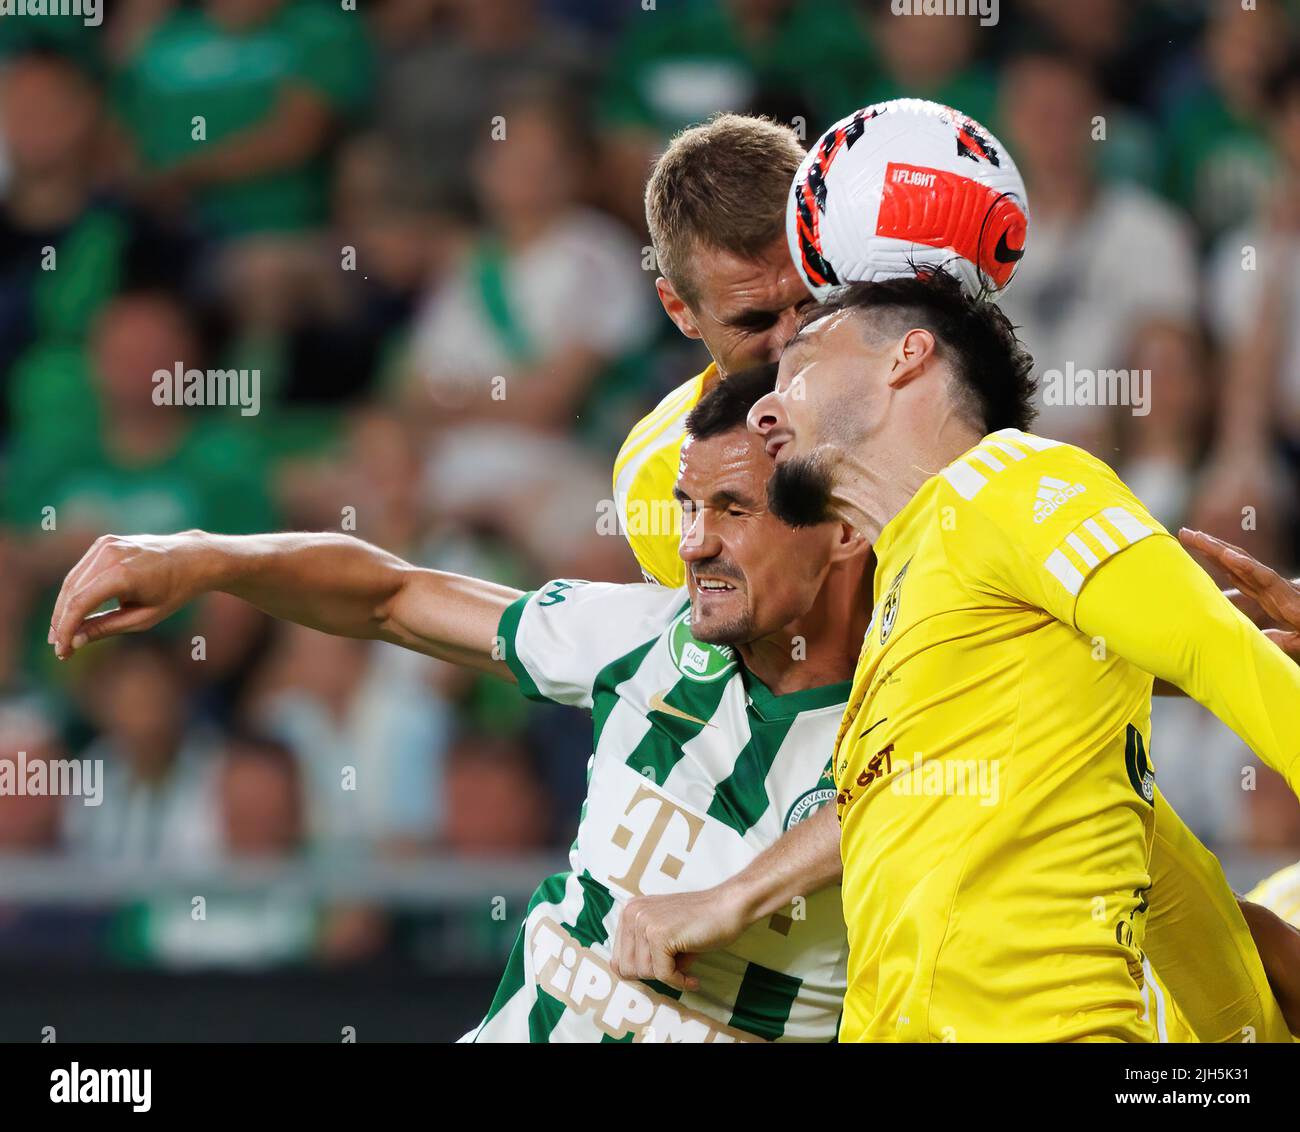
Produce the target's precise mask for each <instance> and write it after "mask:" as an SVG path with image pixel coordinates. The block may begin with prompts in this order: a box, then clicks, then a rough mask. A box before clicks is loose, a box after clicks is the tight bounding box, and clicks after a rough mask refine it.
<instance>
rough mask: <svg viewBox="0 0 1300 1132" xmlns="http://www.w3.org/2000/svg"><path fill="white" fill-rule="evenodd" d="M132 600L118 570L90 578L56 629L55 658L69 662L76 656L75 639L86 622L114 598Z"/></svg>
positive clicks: (67, 608)
mask: <svg viewBox="0 0 1300 1132" xmlns="http://www.w3.org/2000/svg"><path fill="white" fill-rule="evenodd" d="M128 597H129V594H127V593H126V580H125V578H123V577H122V575H121V574H120V573H119V572H118V571H117V570H114V569H111V568H110V569H108V570H105V571H104V572H103V573H100V574H95V575H93V576H92V577H90V578H88V579H87V580H86V581H85V583H84V584H83V585H81V586H80V587H78V588H77V589H76V590H74V592H73V593H72V595H71V597H69V599H68V602H67V605H66V606H65V607H64V610H63V615H62V617H60V619H59V623H58V625H56V626H55V627H54V655H55V656H57V657H58V658H59V659H60V660H66V659H67V658H68V657H69V656H71V655H72V639H73V637H74V636H76V634H77V631H78V630H79V629H80V628H81V624H82V622H83V621H85V619H86V618H87V617H88V616H89V615H90V614H92V613H94V612H95V610H96V609H98V608H99V607H100V606H101V605H103V604H104V602H106V601H108V600H109V599H110V598H117V599H118V601H119V602H122V601H125V600H126V599H127V598H128Z"/></svg>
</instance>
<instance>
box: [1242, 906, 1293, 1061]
mask: <svg viewBox="0 0 1300 1132" xmlns="http://www.w3.org/2000/svg"><path fill="white" fill-rule="evenodd" d="M1237 903H1238V905H1239V906H1240V907H1241V912H1242V915H1243V916H1245V917H1246V923H1247V924H1248V925H1249V926H1250V934H1251V937H1252V938H1253V939H1254V941H1255V947H1256V949H1257V950H1258V951H1259V957H1260V959H1261V960H1262V961H1263V964H1264V973H1265V974H1266V975H1267V976H1268V985H1269V986H1270V987H1271V988H1272V990H1273V997H1274V998H1276V999H1277V1003H1278V1005H1279V1006H1280V1007H1281V1008H1282V1016H1283V1017H1284V1018H1285V1019H1286V1024H1287V1026H1288V1027H1289V1028H1290V1030H1291V1033H1293V1034H1295V1035H1297V1036H1300V931H1296V929H1295V928H1293V927H1292V926H1291V925H1290V924H1288V923H1287V922H1286V921H1285V920H1284V919H1282V917H1281V916H1278V915H1276V914H1274V913H1273V912H1271V911H1269V909H1267V908H1265V907H1264V906H1263V905H1262V904H1252V903H1251V902H1250V901H1249V900H1242V899H1240V898H1238V900H1237Z"/></svg>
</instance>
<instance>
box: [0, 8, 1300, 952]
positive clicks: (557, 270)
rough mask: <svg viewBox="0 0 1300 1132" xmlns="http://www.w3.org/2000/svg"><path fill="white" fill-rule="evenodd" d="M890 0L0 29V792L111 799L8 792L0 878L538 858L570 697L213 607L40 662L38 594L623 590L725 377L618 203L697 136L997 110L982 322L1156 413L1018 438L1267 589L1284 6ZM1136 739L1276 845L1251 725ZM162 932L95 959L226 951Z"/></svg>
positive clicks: (308, 14) (265, 917)
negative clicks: (1096, 469) (668, 432)
mask: <svg viewBox="0 0 1300 1132" xmlns="http://www.w3.org/2000/svg"><path fill="white" fill-rule="evenodd" d="M895 7H897V5H893V4H891V3H890V2H889V0H657V2H649V0H647V2H644V3H643V2H642V0H363V2H362V3H360V4H351V3H348V2H346V0H345V2H343V3H340V2H339V0H189V2H182V0H118V2H117V3H112V4H106V5H105V18H104V21H103V23H102V25H101V26H95V27H87V26H85V25H84V24H83V23H82V22H81V21H80V20H78V19H75V18H71V17H68V18H56V17H49V16H46V17H4V18H0V761H3V760H13V759H16V757H17V752H19V751H24V752H26V754H27V757H28V758H29V759H42V758H43V759H49V758H70V757H75V758H81V759H96V760H103V766H104V768H105V772H104V782H103V791H104V798H103V803H102V804H101V805H99V806H96V807H89V806H85V805H84V804H83V803H82V800H81V799H79V798H44V797H39V796H38V797H31V796H28V797H15V796H0V853H11V854H19V853H26V854H56V855H61V856H62V857H63V858H64V859H66V860H67V861H68V862H69V863H70V866H71V867H77V866H78V865H82V866H84V865H88V864H91V863H93V864H94V865H95V866H96V867H100V866H103V865H104V864H106V863H108V864H112V863H119V864H122V865H126V866H129V865H131V864H133V863H136V862H150V861H151V862H167V863H169V864H175V865H193V866H196V867H204V866H208V865H219V864H221V863H223V862H230V861H239V860H247V859H259V860H261V859H267V858H270V859H286V858H298V857H303V858H321V859H324V860H326V861H329V860H342V859H354V858H356V857H357V856H358V855H369V856H376V857H410V856H413V855H418V854H422V853H426V852H429V851H432V850H437V849H444V850H448V851H451V852H454V853H461V854H476V855H484V854H498V855H508V854H518V853H522V852H525V851H530V850H536V849H540V848H544V847H562V846H564V845H566V844H567V842H568V840H569V839H571V837H572V834H573V830H574V828H575V826H576V818H577V810H578V806H579V803H580V800H581V797H582V793H583V787H584V781H585V764H586V759H587V756H588V754H589V738H590V730H589V724H588V722H587V721H586V720H585V719H584V718H583V717H581V716H579V715H577V714H576V713H573V712H571V711H569V710H567V709H560V708H547V707H538V706H533V705H527V704H525V703H524V702H523V701H522V699H521V698H520V697H519V696H518V694H517V692H516V690H515V689H514V688H512V687H506V686H499V685H497V684H495V683H493V682H492V681H490V680H487V679H484V678H478V677H472V676H467V675H466V674H464V673H462V672H460V671H459V670H456V669H453V668H451V667H449V666H445V665H441V664H438V663H435V662H432V661H428V660H425V659H423V658H420V657H417V656H414V655H413V654H407V653H403V652H401V651H400V650H397V649H394V648H389V647H385V646H378V645H371V644H369V643H364V642H357V641H348V640H341V639H335V638H328V637H324V636H322V635H320V634H317V633H315V632H312V631H310V630H307V629H301V628H297V627H293V626H288V625H282V624H274V623H271V622H269V621H268V620H267V619H266V618H264V617H262V616H261V615H260V614H257V613H256V612H254V611H252V610H250V609H249V608H248V607H245V606H243V605H241V604H240V603H238V602H236V601H234V600H231V599H227V598H224V597H222V596H221V595H214V596H212V597H211V598H209V599H208V600H206V601H204V602H202V603H200V604H199V605H197V606H196V607H194V608H192V609H189V610H187V611H185V612H184V613H183V614H181V615H178V616H177V617H175V618H173V619H172V621H170V622H168V623H167V624H166V625H164V626H163V627H162V628H161V629H160V630H157V631H155V632H153V633H151V634H148V635H144V636H140V637H134V638H126V639H121V640H119V641H115V642H109V643H105V644H101V645H97V646H96V647H95V648H93V649H90V650H87V651H86V652H85V653H83V654H79V655H78V656H77V657H75V658H74V659H73V660H72V661H70V662H67V663H64V664H59V663H57V662H56V661H54V659H53V657H52V655H51V651H50V649H49V648H48V646H47V645H46V629H47V627H48V619H49V614H50V609H51V606H52V602H53V597H54V594H55V593H56V592H57V588H58V584H59V582H60V581H61V579H62V577H63V575H64V573H65V572H66V571H67V570H68V568H69V567H70V566H71V565H72V564H73V563H74V562H75V561H76V560H77V559H78V557H79V556H80V555H81V553H82V552H83V551H84V550H85V549H86V547H87V546H88V545H89V543H90V542H91V541H92V540H93V539H94V538H95V537H96V536H97V535H99V534H102V533H105V532H113V533H116V534H130V533H133V532H143V531H149V532H155V533H160V532H167V531H175V530H182V529H186V528H191V527H200V528H204V529H208V530H216V531H223V532H228V533H240V532H252V531H259V530H269V529H297V528H310V529H335V530H339V529H342V530H348V531H353V532H355V533H356V534H357V535H358V536H359V537H362V538H365V539H368V540H370V541H372V542H375V543H378V544H380V545H382V546H384V547H387V548H388V549H390V550H392V551H394V552H396V553H398V554H401V555H403V556H405V557H407V558H409V559H410V560H412V561H414V562H417V563H420V564H422V565H426V566H433V567H437V568H442V569H450V570H455V571H458V572H463V573H470V574H478V575H482V576H486V577H490V578H492V579H495V580H498V581H501V582H505V583H508V584H513V585H517V586H519V587H521V588H532V587H533V586H535V585H537V584H539V583H540V582H542V581H544V580H546V579H548V578H551V577H556V576H574V577H585V578H599V579H611V580H619V581H631V580H637V578H638V575H637V571H636V568H635V563H634V562H633V560H632V557H631V554H630V552H629V551H628V550H627V547H626V544H625V543H624V542H623V540H622V539H621V538H619V537H618V536H617V534H616V533H615V534H613V535H612V536H611V533H610V530H609V526H608V523H602V522H601V521H600V519H601V516H602V514H607V510H608V506H609V504H608V497H609V495H610V490H611V489H610V468H611V465H612V459H613V455H614V453H615V452H616V450H617V448H618V446H619V444H620V442H621V440H622V439H623V437H624V435H625V434H626V431H627V429H628V428H629V427H630V426H631V425H632V424H633V423H634V422H635V421H636V420H637V419H638V418H639V416H640V415H641V414H643V413H644V412H645V411H646V410H647V409H648V408H649V407H650V406H652V405H653V404H654V403H655V402H657V401H658V399H659V398H660V397H661V396H662V395H663V394H664V393H665V392H666V391H667V390H668V389H670V388H672V387H674V386H675V385H677V384H679V383H680V382H682V381H683V380H685V379H686V378H687V377H689V376H691V375H693V374H694V373H696V372H698V370H700V369H701V368H703V365H704V364H705V362H706V361H707V358H705V357H704V356H703V355H702V354H701V353H700V351H699V349H698V347H697V346H695V345H694V344H692V343H689V342H687V341H685V340H684V339H682V338H681V337H680V336H678V335H677V332H676V331H675V330H674V329H673V328H672V326H671V324H670V323H669V322H668V320H667V319H666V318H665V317H664V316H663V315H662V313H661V312H660V311H659V309H658V306H657V303H656V301H655V296H654V288H653V280H654V277H655V271H654V263H653V257H652V256H651V254H650V252H649V249H648V247H647V245H648V239H647V237H646V235H645V232H644V222H643V216H642V204H641V198H642V191H643V187H644V182H645V177H646V174H647V171H648V168H649V164H650V162H651V161H652V160H653V158H654V156H655V154H656V153H657V152H658V151H659V150H660V149H661V148H662V146H663V144H664V141H665V139H666V138H668V137H669V136H670V135H671V134H672V133H673V132H674V131H675V130H677V129H679V128H681V127H683V126H685V125H688V124H691V123H693V122H698V121H700V120H702V119H704V118H706V117H707V116H708V115H709V114H710V113H713V112H715V111H718V110H722V109H727V110H740V111H753V112H760V113H766V114H770V115H772V116H773V117H775V118H777V119H779V120H781V121H784V122H787V123H790V124H792V125H793V126H794V127H795V128H796V129H797V130H799V131H800V132H801V134H802V136H803V137H804V138H805V139H806V140H807V141H808V142H811V141H812V140H814V139H815V138H816V137H817V135H818V134H819V133H820V132H821V131H822V130H823V129H824V128H825V127H826V126H828V125H829V124H830V123H832V122H833V121H834V120H835V119H837V118H839V117H841V116H843V115H845V114H847V113H849V112H851V111H852V110H854V109H855V108H857V107H859V106H861V105H863V104H866V103H868V102H871V101H875V100H878V99H882V98H888V97H894V96H898V95H917V96H922V97H929V98H934V99H938V100H940V101H943V102H947V103H950V104H952V105H954V106H957V107H958V108H960V109H962V110H963V111H965V112H967V113H969V114H971V115H972V116H974V117H976V118H977V119H979V120H980V121H982V122H984V123H985V124H986V125H989V126H990V127H991V128H992V129H993V130H994V132H995V133H997V134H998V135H999V136H1000V137H1001V138H1002V140H1003V141H1004V142H1005V143H1006V145H1007V146H1008V147H1009V149H1010V150H1011V152H1012V153H1013V155H1014V156H1015V158H1016V160H1017V162H1018V164H1019V167H1020V170H1021V172H1022V174H1023V175H1024V178H1025V180H1026V182H1027V185H1028V189H1029V194H1030V203H1031V210H1032V223H1031V228H1030V238H1029V253H1028V255H1027V256H1026V258H1025V259H1024V261H1023V263H1022V264H1021V266H1020V269H1019V274H1018V276H1017V278H1016V280H1015V282H1014V284H1013V285H1012V287H1011V288H1010V290H1009V291H1008V293H1007V294H1006V296H1005V297H1004V300H1003V305H1004V308H1005V309H1006V310H1007V312H1008V313H1009V314H1010V316H1011V317H1012V319H1013V321H1015V322H1016V323H1017V324H1018V325H1020V326H1021V327H1022V333H1023V336H1024V338H1025V339H1026V341H1027V343H1028V345H1029V346H1030V348H1031V349H1032V351H1033V352H1034V354H1035V357H1036V359H1037V362H1038V365H1039V369H1040V373H1043V372H1047V371H1050V370H1058V371H1067V370H1068V368H1069V367H1073V371H1075V372H1077V371H1079V370H1091V371H1097V370H1103V369H1112V368H1122V369H1127V370H1130V371H1144V372H1145V371H1149V373H1150V375H1151V384H1150V396H1149V402H1148V408H1149V411H1148V412H1141V411H1138V412H1135V411H1134V406H1131V405H1129V406H1115V405H1111V406H1090V405H1086V404H1085V405H1079V404H1073V405H1069V404H1067V405H1062V404H1048V405H1045V406H1044V411H1043V416H1042V418H1041V420H1040V424H1039V429H1040V431H1042V432H1044V433H1045V434H1047V435H1051V436H1054V437H1057V438H1059V439H1063V440H1068V441H1072V442H1075V443H1080V444H1083V445H1084V446H1086V447H1088V448H1090V449H1091V450H1093V451H1095V452H1097V453H1098V454H1099V455H1101V456H1102V457H1103V458H1105V459H1107V460H1108V461H1109V462H1111V463H1112V464H1113V465H1115V466H1116V467H1117V468H1118V469H1119V470H1120V472H1121V474H1122V475H1124V476H1125V477H1126V478H1127V479H1128V481H1129V483H1130V484H1131V485H1132V486H1133V488H1134V489H1135V491H1136V492H1137V493H1138V494H1139V495H1140V496H1141V497H1142V498H1143V499H1144V500H1145V502H1146V503H1147V504H1148V506H1149V507H1151V508H1152V510H1153V511H1154V513H1155V514H1156V515H1157V516H1158V517H1159V518H1160V519H1161V520H1162V521H1163V522H1165V523H1166V525H1168V526H1170V527H1171V528H1176V527H1177V526H1178V525H1180V524H1188V525H1195V526H1200V527H1203V528H1206V529H1209V530H1211V531H1213V532H1215V533H1218V534H1220V535H1223V536H1224V537H1227V538H1229V539H1230V540H1231V541H1233V542H1237V543H1239V544H1242V545H1244V546H1246V547H1247V548H1248V549H1250V550H1251V551H1252V552H1253V553H1255V554H1257V555H1258V556H1259V557H1261V558H1263V559H1264V560H1266V561H1268V562H1270V563H1271V564H1273V565H1276V566H1278V567H1279V568H1285V569H1287V570H1290V571H1292V572H1294V571H1295V569H1296V566H1297V563H1300V537H1298V531H1300V524H1298V521H1297V520H1298V518H1300V516H1298V514H1297V509H1296V507H1295V503H1296V500H1297V474H1298V473H1300V65H1298V64H1297V63H1296V58H1297V57H1296V55H1295V54H1294V52H1295V49H1296V44H1297V42H1300V41H1298V39H1297V30H1298V29H1300V11H1297V9H1296V7H1295V6H1288V4H1287V3H1286V2H1284V0H1259V4H1258V7H1257V8H1256V9H1254V10H1252V9H1251V7H1250V6H1247V7H1246V8H1243V5H1242V4H1241V3H1240V2H1239V0H1203V2H1201V3H1197V2H1189V0H1167V2H1163V3H1162V2H1157V0H1146V2H1133V0H1071V2H1070V3H1057V2H1054V0H1021V2H1019V3H1012V2H1009V0H1004V2H1003V3H1002V4H1001V5H1000V13H999V22H998V24H997V25H995V26H993V27H981V26H980V23H979V21H978V19H977V18H974V17H957V16H947V17H935V16H924V15H895V14H894V12H893V8H895ZM354 9H356V10H354ZM178 363H179V364H182V365H183V367H184V368H187V369H189V368H198V369H208V368H212V369H236V370H248V371H253V370H256V371H257V372H258V373H259V374H260V381H261V386H260V411H259V412H258V413H257V414H256V415H243V414H241V413H240V412H239V410H238V409H237V408H233V407H219V406H218V407H205V408H199V407H193V406H181V405H171V406H168V405H159V404H156V403H155V399H154V396H153V394H154V382H153V380H152V378H151V375H152V374H153V373H154V372H155V371H156V370H159V369H162V370H168V371H171V370H173V369H174V368H175V367H176V366H177V364H178ZM1210 722H1212V721H1210ZM1154 747H1155V751H1154V758H1155V762H1156V764H1157V766H1158V768H1159V770H1160V772H1161V781H1162V784H1164V786H1165V789H1166V790H1167V792H1168V794H1169V796H1170V797H1172V798H1174V799H1175V801H1176V802H1178V803H1179V804H1180V805H1181V807H1182V808H1183V810H1184V816H1186V817H1187V818H1188V819H1189V821H1190V822H1191V823H1192V824H1193V826H1194V827H1195V828H1197V830H1198V831H1199V832H1200V833H1201V834H1202V836H1203V837H1205V838H1206V839H1207V840H1208V841H1210V842H1211V843H1212V844H1214V845H1218V846H1225V845H1226V846H1245V847H1247V848H1251V849H1254V850H1258V851H1269V852H1277V853H1290V854H1291V855H1292V856H1294V855H1295V851H1296V849H1297V848H1300V818H1298V817H1297V813H1298V810H1300V808H1297V807H1296V805H1295V802H1294V800H1293V799H1290V798H1289V796H1285V797H1284V796H1282V795H1281V794H1280V793H1279V791H1278V790H1277V789H1276V784H1272V785H1270V779H1269V776H1268V774H1267V772H1261V774H1260V783H1259V788H1258V789H1254V790H1243V789H1242V788H1241V776H1242V769H1241V768H1242V766H1243V761H1244V756H1243V753H1242V750H1241V747H1240V744H1238V743H1237V741H1236V740H1235V739H1234V738H1233V737H1232V736H1231V735H1230V734H1228V733H1227V732H1226V731H1224V730H1223V729H1222V728H1219V727H1218V726H1217V725H1214V726H1210V725H1209V723H1208V722H1207V719H1206V717H1205V716H1204V714H1203V713H1202V712H1200V710H1199V709H1198V708H1196V707H1195V706H1194V705H1190V706H1189V705H1187V704H1178V705H1169V704H1161V705H1159V706H1158V708H1157V721H1156V725H1155V741H1154ZM349 775H351V780H352V782H353V785H354V786H355V788H348V787H347V786H346V785H343V784H344V783H346V782H347V781H349ZM539 879H540V878H539ZM185 912H186V913H188V906H187V907H186V909H185ZM238 914H239V915H240V916H243V917H246V918H247V922H249V923H256V924H259V925H260V930H259V932H258V933H256V934H257V938H258V939H259V940H260V941H261V943H260V944H259V948H260V951H259V955H260V957H261V958H263V959H268V958H280V957H283V958H301V957H303V956H305V955H309V954H313V953H322V952H323V953H328V954H333V955H336V956H338V957H343V958H346V957H349V956H354V955H364V954H366V953H368V952H369V951H372V950H373V949H374V948H375V947H377V946H380V945H381V943H382V940H383V937H384V932H385V926H384V924H383V918H382V916H379V915H377V914H375V911H374V910H373V909H359V908H340V909H330V910H328V914H322V913H321V911H320V910H319V909H312V908H306V907H299V906H297V905H295V904H293V902H292V901H288V902H286V901H283V900H282V901H279V902H277V903H275V904H273V905H265V906H258V905H256V902H254V903H253V904H250V905H249V906H247V907H244V908H242V909H241V910H240V911H239V913H238ZM16 915H17V913H15V911H14V910H13V909H9V910H7V911H6V910H3V909H0V944H3V940H4V938H5V933H6V931H14V930H16V929H15V928H14V923H15V922H16V921H15V919H14V917H15V916H16ZM259 917H260V919H259ZM188 922H189V917H188V914H183V915H180V916H177V915H176V914H175V910H174V909H173V912H172V913H171V914H170V917H169V916H168V915H167V914H164V913H161V912H158V911H157V910H156V909H155V910H151V909H149V908H142V909H135V910H133V916H132V920H131V924H130V925H128V927H125V928H122V931H123V932H124V933H126V934H130V935H131V936H132V938H133V939H135V940H136V945H137V947H138V948H139V949H140V951H141V953H142V954H145V955H146V956H152V957H154V958H159V957H167V956H176V955H186V954H191V955H192V954H193V953H194V949H199V950H200V951H202V949H203V948H212V947H213V946H214V944H213V943H212V942H211V939H210V938H208V937H205V940H204V941H203V942H200V941H199V940H198V938H197V937H195V936H194V933H193V932H191V931H189V930H188V926H187V925H188ZM241 922H242V921H241ZM231 935H232V938H233V937H238V936H239V932H238V931H234V932H233V933H231ZM238 950H239V949H238V947H234V948H233V951H232V953H231V954H232V955H233V954H236V953H238ZM204 954H206V952H204Z"/></svg>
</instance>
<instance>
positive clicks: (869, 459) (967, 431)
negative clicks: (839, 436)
mask: <svg viewBox="0 0 1300 1132" xmlns="http://www.w3.org/2000/svg"><path fill="white" fill-rule="evenodd" d="M891 430H892V431H889V432H882V433H881V435H880V437H879V443H877V442H876V441H874V440H873V441H868V442H867V443H864V444H861V445H858V446H855V447H854V448H852V449H839V450H838V451H837V452H836V454H835V469H834V473H833V480H834V487H833V490H832V493H831V510H832V512H833V513H834V515H835V517H836V518H837V519H841V520H843V521H844V522H846V523H848V524H850V525H851V526H852V527H853V528H854V530H857V531H860V532H861V533H862V535H863V536H864V537H865V538H866V540H867V541H868V542H870V543H875V542H876V540H877V539H878V538H879V537H880V532H881V531H883V530H884V529H885V526H886V525H887V524H888V523H889V522H890V521H891V520H892V519H893V518H894V517H895V516H896V515H897V514H898V513H899V512H900V511H902V510H903V508H904V507H906V506H907V505H908V503H909V502H911V500H912V498H913V497H914V496H915V495H916V493H917V492H918V491H920V490H921V488H922V487H923V486H924V485H925V483H926V481H927V480H929V479H930V478H931V477H933V476H936V475H938V474H939V472H941V471H942V470H943V469H944V468H946V467H947V466H948V465H949V464H951V463H952V462H953V461H954V460H955V459H957V457H958V456H960V455H961V454H962V453H963V452H967V451H969V450H970V449H971V448H973V447H974V446H975V445H976V444H978V443H979V442H980V441H981V440H982V439H983V438H984V434H983V433H982V432H981V431H980V430H979V429H978V428H974V427H972V426H971V424H970V423H969V421H967V420H964V419H962V418H961V417H959V416H957V415H956V414H942V415H938V414H937V415H935V416H934V417H932V418H930V419H928V420H927V419H924V418H922V419H920V420H917V421H914V422H910V423H909V425H908V426H907V427H904V428H893V426H891Z"/></svg>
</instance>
